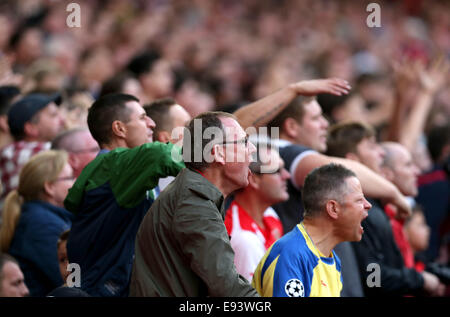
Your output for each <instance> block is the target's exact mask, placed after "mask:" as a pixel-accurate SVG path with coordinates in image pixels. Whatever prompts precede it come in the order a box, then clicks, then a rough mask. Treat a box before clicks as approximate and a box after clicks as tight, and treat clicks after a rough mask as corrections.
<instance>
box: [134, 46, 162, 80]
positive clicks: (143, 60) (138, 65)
mask: <svg viewBox="0 0 450 317" xmlns="http://www.w3.org/2000/svg"><path fill="white" fill-rule="evenodd" d="M160 58H161V54H160V53H159V52H157V51H156V50H150V51H146V52H144V53H140V54H138V55H136V56H134V57H133V58H132V59H131V61H130V63H129V64H128V66H127V69H128V71H130V72H132V73H133V74H134V76H136V77H139V76H140V75H142V74H144V73H148V72H151V71H152V67H153V64H154V63H155V62H156V61H157V60H158V59H160Z"/></svg>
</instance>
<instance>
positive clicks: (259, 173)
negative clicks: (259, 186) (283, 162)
mask: <svg viewBox="0 0 450 317" xmlns="http://www.w3.org/2000/svg"><path fill="white" fill-rule="evenodd" d="M283 168H284V167H279V168H277V169H276V170H275V171H268V172H264V173H263V172H261V171H252V173H253V174H258V175H265V174H281V171H282V170H283Z"/></svg>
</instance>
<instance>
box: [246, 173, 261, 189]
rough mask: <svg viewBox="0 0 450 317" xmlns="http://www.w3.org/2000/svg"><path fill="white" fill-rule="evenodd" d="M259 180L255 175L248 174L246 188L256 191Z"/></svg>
mask: <svg viewBox="0 0 450 317" xmlns="http://www.w3.org/2000/svg"><path fill="white" fill-rule="evenodd" d="M259 180H260V178H259V177H258V176H257V175H255V174H253V173H252V174H250V176H249V177H248V186H250V187H252V188H254V189H258V188H259Z"/></svg>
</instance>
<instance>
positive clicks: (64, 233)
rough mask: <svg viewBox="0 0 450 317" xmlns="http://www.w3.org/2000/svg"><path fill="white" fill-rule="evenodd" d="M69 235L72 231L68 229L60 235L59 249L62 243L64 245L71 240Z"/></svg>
mask: <svg viewBox="0 0 450 317" xmlns="http://www.w3.org/2000/svg"><path fill="white" fill-rule="evenodd" d="M69 233H70V229H67V230H65V231H63V232H62V233H61V234H60V235H59V238H58V242H57V246H58V248H59V246H60V244H61V243H63V242H64V241H67V239H69Z"/></svg>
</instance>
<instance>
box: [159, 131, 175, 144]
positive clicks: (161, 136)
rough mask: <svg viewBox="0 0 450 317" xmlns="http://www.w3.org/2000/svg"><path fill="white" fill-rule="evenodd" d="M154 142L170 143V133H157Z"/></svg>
mask: <svg viewBox="0 0 450 317" xmlns="http://www.w3.org/2000/svg"><path fill="white" fill-rule="evenodd" d="M156 140H157V141H159V142H161V143H167V142H171V141H172V139H171V137H170V133H169V132H167V131H159V132H158V136H157V137H156Z"/></svg>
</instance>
